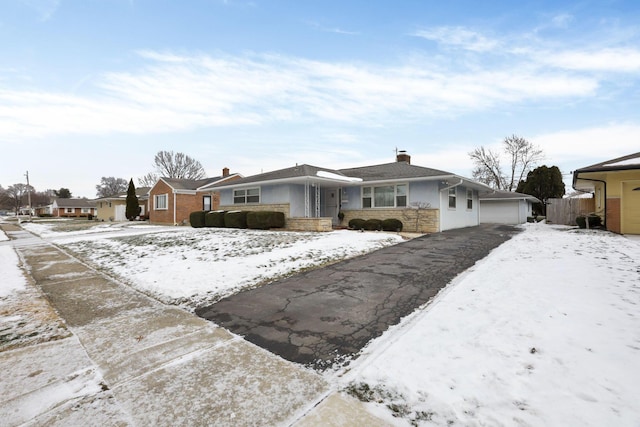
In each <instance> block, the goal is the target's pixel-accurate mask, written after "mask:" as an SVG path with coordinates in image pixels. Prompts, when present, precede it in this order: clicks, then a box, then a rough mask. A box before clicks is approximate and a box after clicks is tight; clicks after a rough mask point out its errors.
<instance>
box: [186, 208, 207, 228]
mask: <svg viewBox="0 0 640 427" xmlns="http://www.w3.org/2000/svg"><path fill="white" fill-rule="evenodd" d="M205 214H206V212H205V211H195V212H191V213H190V214H189V223H191V226H192V227H193V228H202V227H204V216H205Z"/></svg>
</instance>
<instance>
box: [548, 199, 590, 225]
mask: <svg viewBox="0 0 640 427" xmlns="http://www.w3.org/2000/svg"><path fill="white" fill-rule="evenodd" d="M595 210H596V204H595V199H547V222H550V223H553V224H561V225H577V224H576V217H577V216H580V215H589V214H590V213H592V212H594V211H595Z"/></svg>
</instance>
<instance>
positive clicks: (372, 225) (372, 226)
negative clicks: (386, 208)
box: [364, 219, 382, 231]
mask: <svg viewBox="0 0 640 427" xmlns="http://www.w3.org/2000/svg"><path fill="white" fill-rule="evenodd" d="M364 229H365V230H368V231H380V230H382V221H380V220H379V219H368V220H366V221H365V222H364Z"/></svg>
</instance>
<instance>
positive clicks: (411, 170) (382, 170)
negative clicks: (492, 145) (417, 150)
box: [340, 162, 454, 181]
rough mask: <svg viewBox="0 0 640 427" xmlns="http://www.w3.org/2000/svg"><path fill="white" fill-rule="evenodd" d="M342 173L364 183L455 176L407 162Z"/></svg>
mask: <svg viewBox="0 0 640 427" xmlns="http://www.w3.org/2000/svg"><path fill="white" fill-rule="evenodd" d="M340 172H341V173H342V174H344V175H346V176H351V177H357V178H361V179H362V180H363V181H381V180H388V179H407V178H426V177H436V176H451V175H454V174H453V173H451V172H445V171H441V170H438V169H432V168H425V167H423V166H415V165H412V164H409V163H407V162H392V163H385V164H381V165H373V166H363V167H358V168H349V169H340Z"/></svg>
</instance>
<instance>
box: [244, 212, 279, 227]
mask: <svg viewBox="0 0 640 427" xmlns="http://www.w3.org/2000/svg"><path fill="white" fill-rule="evenodd" d="M282 227H284V213H282V212H274V211H250V212H247V228H252V229H257V230H268V229H270V228H282Z"/></svg>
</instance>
